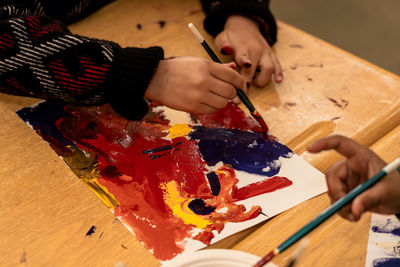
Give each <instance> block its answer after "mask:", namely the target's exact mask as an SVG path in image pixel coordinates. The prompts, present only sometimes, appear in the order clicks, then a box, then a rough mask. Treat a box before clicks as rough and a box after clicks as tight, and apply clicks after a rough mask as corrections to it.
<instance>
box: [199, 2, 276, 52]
mask: <svg viewBox="0 0 400 267" xmlns="http://www.w3.org/2000/svg"><path fill="white" fill-rule="evenodd" d="M201 4H202V6H203V9H204V12H205V13H206V19H205V20H204V28H205V30H206V31H207V32H208V33H209V34H211V35H212V36H214V37H215V36H217V35H218V34H219V33H220V32H221V31H222V30H223V29H224V26H225V22H226V19H227V18H228V17H229V16H230V15H233V14H237V15H243V16H246V17H249V18H251V19H253V20H254V21H256V22H257V23H258V24H259V26H260V32H261V34H262V35H263V36H264V38H265V39H266V40H267V42H268V43H269V44H270V45H273V44H274V43H275V42H276V35H277V27H276V21H275V18H274V17H273V15H272V13H271V11H270V10H269V0H201Z"/></svg>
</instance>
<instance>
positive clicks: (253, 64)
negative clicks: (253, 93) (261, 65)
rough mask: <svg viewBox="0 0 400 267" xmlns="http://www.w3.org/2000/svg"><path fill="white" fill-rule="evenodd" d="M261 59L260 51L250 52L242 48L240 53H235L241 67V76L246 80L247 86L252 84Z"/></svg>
mask: <svg viewBox="0 0 400 267" xmlns="http://www.w3.org/2000/svg"><path fill="white" fill-rule="evenodd" d="M260 57H261V51H260V50H256V49H255V50H250V49H247V48H244V47H243V48H242V49H241V50H240V51H238V52H237V53H235V60H236V62H237V63H238V65H239V66H241V67H242V68H241V70H240V74H241V75H242V76H243V78H244V79H245V80H246V83H247V84H251V83H252V82H254V81H253V78H254V76H255V74H256V69H257V66H258V62H259V60H260Z"/></svg>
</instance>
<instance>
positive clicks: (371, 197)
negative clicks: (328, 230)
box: [254, 136, 400, 267]
mask: <svg viewBox="0 0 400 267" xmlns="http://www.w3.org/2000/svg"><path fill="white" fill-rule="evenodd" d="M307 149H308V151H309V152H314V153H316V152H320V151H323V150H329V149H335V150H336V151H338V152H339V153H340V154H342V155H344V156H345V157H346V159H345V160H343V161H341V162H339V163H338V164H336V165H334V166H333V167H331V169H330V170H328V172H327V180H328V185H329V186H328V188H329V190H330V192H329V196H330V197H331V199H332V200H333V201H336V202H334V203H333V204H332V205H331V206H330V207H329V208H327V209H326V210H325V211H323V212H322V213H321V214H320V215H319V216H317V217H316V218H315V219H314V220H312V221H311V222H310V223H308V224H307V225H305V226H304V227H303V228H301V229H300V230H299V231H297V232H296V233H295V234H294V235H292V236H291V237H289V238H288V239H287V240H286V241H284V242H283V243H282V244H280V245H279V246H278V247H277V248H275V249H274V250H273V251H271V252H269V253H268V254H267V255H266V256H264V257H263V258H262V259H261V260H260V261H259V262H257V263H256V264H255V265H254V267H260V266H263V265H265V264H266V263H268V262H269V261H270V260H272V258H274V257H275V256H276V255H278V254H279V253H281V252H283V251H284V250H286V249H287V248H289V247H291V246H292V245H293V244H295V243H296V242H297V241H299V240H300V239H301V238H303V237H304V236H306V235H307V234H308V233H310V232H311V231H312V230H314V229H315V228H316V227H318V226H319V225H320V224H322V223H323V222H324V221H326V220H327V219H329V218H330V217H331V216H332V215H333V214H335V213H336V212H339V211H340V210H342V208H343V207H345V206H346V205H347V204H349V203H351V202H352V201H353V200H354V201H353V202H352V204H351V206H350V212H351V213H350V214H347V213H342V215H343V216H344V217H345V218H347V219H350V220H357V219H359V217H360V216H361V213H363V212H365V211H367V210H369V211H376V212H380V213H384V214H393V213H400V198H399V194H400V174H399V172H400V158H397V159H395V160H394V161H392V162H391V163H389V164H388V165H386V166H385V167H383V169H381V170H380V171H378V170H379V169H378V168H381V167H379V166H383V165H384V161H383V160H382V159H380V158H379V157H378V156H377V155H376V154H375V153H374V152H373V151H372V150H369V149H368V148H367V147H364V146H362V145H360V144H358V143H356V142H355V141H353V140H351V139H349V138H346V137H343V136H330V137H326V138H323V139H321V140H318V141H316V142H315V143H313V144H311V145H310V146H308V148H307ZM396 169H397V170H398V171H397V172H396V171H395V170H396ZM374 173H376V174H375V175H373V174H374ZM372 175H373V176H372ZM371 176H372V177H371ZM384 177H385V179H383V180H382V178H384ZM359 179H361V180H359ZM363 180H365V182H364V183H362V184H359V185H358V186H356V187H355V188H354V189H353V190H351V191H350V192H343V191H342V190H343V188H348V186H347V184H353V185H354V186H355V185H357V184H358V183H360V181H363ZM381 180H382V181H381ZM378 182H379V183H378ZM341 183H344V184H346V186H344V185H340V184H341ZM343 193H347V194H346V195H345V196H344V197H342V198H338V199H335V196H337V195H342V194H343ZM342 212H343V210H342ZM347 212H348V211H347ZM350 215H351V216H350Z"/></svg>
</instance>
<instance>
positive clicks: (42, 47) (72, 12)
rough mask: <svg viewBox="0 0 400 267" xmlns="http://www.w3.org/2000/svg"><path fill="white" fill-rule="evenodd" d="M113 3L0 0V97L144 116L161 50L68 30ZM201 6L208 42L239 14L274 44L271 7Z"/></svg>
mask: <svg viewBox="0 0 400 267" xmlns="http://www.w3.org/2000/svg"><path fill="white" fill-rule="evenodd" d="M111 1H112V0H68V1H65V0H64V1H54V0H53V1H51V0H31V1H29V0H14V1H12V0H8V1H7V0H2V1H0V3H1V4H0V91H1V92H5V93H9V94H14V95H22V96H32V97H37V98H42V99H47V100H49V101H61V102H63V103H66V104H72V105H101V104H105V103H109V104H110V105H111V106H112V107H113V109H114V110H115V111H116V112H118V113H119V114H120V115H122V116H124V117H126V118H128V119H133V120H137V119H140V118H141V117H143V116H144V115H145V114H146V113H147V111H148V107H147V103H146V101H145V100H144V92H145V90H146V88H147V86H148V84H149V82H150V80H151V78H152V75H153V73H154V71H155V70H156V68H157V65H158V62H159V61H160V60H162V59H163V58H164V53H163V50H162V48H161V47H157V46H155V47H149V48H135V47H127V48H121V47H120V46H119V45H118V44H116V43H114V42H112V41H106V40H98V39H92V38H87V37H84V36H79V35H76V34H72V33H71V32H70V31H69V30H68V28H67V27H66V25H67V24H69V23H72V22H74V21H76V20H78V19H80V18H82V17H84V16H86V15H88V14H90V13H92V12H94V11H95V10H97V9H98V8H100V7H102V6H104V5H105V4H107V3H109V2H111ZM201 2H202V6H203V9H204V11H205V13H206V19H205V21H204V27H205V29H206V30H207V31H208V32H209V33H210V34H212V35H213V36H215V35H217V34H218V33H219V32H221V31H222V30H223V27H224V24H225V20H226V18H227V17H228V16H229V15H231V14H242V15H245V16H248V17H250V18H253V19H255V20H256V21H257V22H258V23H259V24H260V30H261V32H262V33H263V34H264V36H265V38H266V39H267V41H268V42H269V43H270V44H271V45H272V44H273V43H274V42H275V41H276V24H275V20H274V18H273V16H272V14H271V12H270V11H269V0H246V1H241V0H233V1H228V0H217V1H207V0H202V1H201Z"/></svg>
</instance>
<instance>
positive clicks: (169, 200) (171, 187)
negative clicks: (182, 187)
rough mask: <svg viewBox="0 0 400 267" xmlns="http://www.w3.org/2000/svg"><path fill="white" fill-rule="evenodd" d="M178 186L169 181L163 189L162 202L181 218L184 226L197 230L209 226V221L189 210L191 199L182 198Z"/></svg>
mask: <svg viewBox="0 0 400 267" xmlns="http://www.w3.org/2000/svg"><path fill="white" fill-rule="evenodd" d="M178 186H179V185H178V184H177V182H175V181H170V182H168V183H167V184H166V185H165V187H164V190H165V193H164V200H165V203H166V204H167V205H168V206H169V207H170V209H171V210H172V213H173V214H174V215H175V216H177V217H179V218H181V219H182V220H183V221H184V222H185V224H192V225H194V226H196V228H199V229H203V228H205V227H207V225H209V224H211V222H210V221H208V220H205V219H203V218H202V217H200V216H199V215H197V214H195V213H194V212H193V211H192V210H191V209H190V208H189V206H188V205H189V203H190V201H192V200H193V199H191V198H187V197H185V196H182V194H181V193H180V191H179V189H178Z"/></svg>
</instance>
